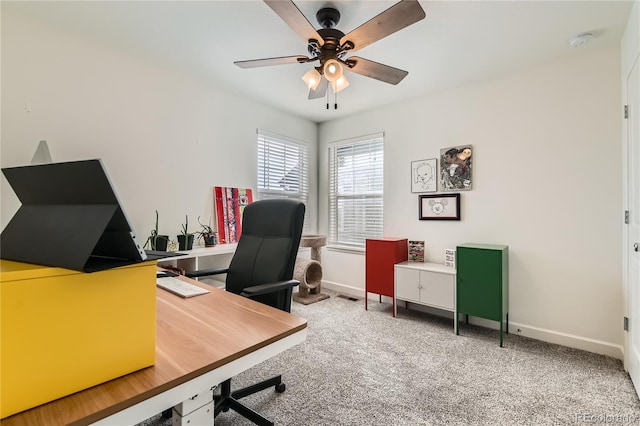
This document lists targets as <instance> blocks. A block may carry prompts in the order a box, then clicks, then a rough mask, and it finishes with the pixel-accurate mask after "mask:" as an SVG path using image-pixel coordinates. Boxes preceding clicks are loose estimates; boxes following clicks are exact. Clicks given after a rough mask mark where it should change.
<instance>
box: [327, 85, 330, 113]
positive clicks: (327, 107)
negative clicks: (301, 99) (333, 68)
mask: <svg viewBox="0 0 640 426" xmlns="http://www.w3.org/2000/svg"><path fill="white" fill-rule="evenodd" d="M329 92H330V90H329V88H327V109H329Z"/></svg>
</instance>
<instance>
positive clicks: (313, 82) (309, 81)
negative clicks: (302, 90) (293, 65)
mask: <svg viewBox="0 0 640 426" xmlns="http://www.w3.org/2000/svg"><path fill="white" fill-rule="evenodd" d="M321 79H322V76H321V75H320V73H319V72H318V71H317V70H316V69H315V68H311V69H310V70H309V71H307V72H306V73H305V75H304V76H302V80H303V81H304V82H305V84H306V85H307V87H308V88H309V90H316V89H317V88H318V86H319V85H320V80H321Z"/></svg>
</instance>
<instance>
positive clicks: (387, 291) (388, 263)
mask: <svg viewBox="0 0 640 426" xmlns="http://www.w3.org/2000/svg"><path fill="white" fill-rule="evenodd" d="M365 247H366V249H365V250H366V251H365V289H364V308H365V309H367V308H368V301H367V296H368V294H369V293H375V294H379V295H380V296H388V297H391V303H392V304H393V306H392V308H393V309H392V311H391V312H392V314H393V316H394V317H395V316H396V315H395V311H396V310H395V303H396V302H395V297H393V296H394V295H393V288H394V286H393V265H395V264H396V263H400V262H404V261H406V260H408V259H409V246H408V242H407V239H406V238H381V239H375V240H374V239H368V240H366V245H365Z"/></svg>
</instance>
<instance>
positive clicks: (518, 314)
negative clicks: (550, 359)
mask: <svg viewBox="0 0 640 426" xmlns="http://www.w3.org/2000/svg"><path fill="white" fill-rule="evenodd" d="M621 111H622V107H621V97H620V52H619V50H617V49H614V50H606V51H600V52H594V53H590V54H587V55H581V56H579V57H574V58H571V59H569V60H565V61H563V62H558V63H552V64H548V65H546V66H542V67H540V68H537V69H532V70H529V71H527V72H523V73H519V74H517V75H511V76H507V77H504V78H501V79H497V80H494V81H488V82H484V83H481V84H475V85H471V86H467V87H462V88H459V89H456V90H449V91H446V92H441V93H437V94H434V95H432V96H427V97H423V98H419V99H415V100H413V101H411V102H405V103H402V104H397V105H390V106H389V107H387V108H383V109H378V110H375V111H371V112H368V113H363V114H360V115H356V116H352V117H348V118H345V119H342V120H336V121H331V122H328V123H323V124H321V125H320V131H319V159H320V165H319V170H320V175H319V181H320V190H319V200H320V214H319V226H320V231H321V232H327V223H328V218H327V211H328V209H327V197H328V195H327V186H326V183H325V182H326V181H327V175H326V170H327V144H328V143H329V142H332V141H336V140H342V139H346V138H350V137H354V136H358V135H365V134H370V133H372V132H378V131H383V132H384V133H385V166H384V167H385V186H384V193H385V208H384V234H385V236H394V237H406V238H408V239H412V240H425V241H426V257H427V261H432V262H443V261H444V249H445V248H454V247H455V246H456V245H457V244H461V243H466V242H476V243H495V244H506V245H508V246H509V251H510V253H509V256H510V274H509V279H510V310H509V319H510V330H512V331H516V330H517V329H518V328H519V329H520V330H521V334H523V335H526V336H531V337H535V338H539V339H543V340H547V341H551V342H557V343H561V344H565V345H568V346H574V347H581V348H584V349H588V350H593V351H595V352H601V353H607V354H610V355H613V356H616V357H619V358H621V357H622V346H621V345H622V341H623V337H622V317H623V312H622V286H621V272H620V258H621V249H620V247H621V235H620V229H621V221H622V212H621V205H622V190H621V186H620V182H621V178H622V172H621V149H620V143H619V141H620V137H621V131H620V122H621V121H620V117H621V113H622V112H621ZM463 144H472V145H473V148H474V149H473V161H474V162H473V190H472V191H466V192H462V201H461V204H462V220H461V221H460V222H454V221H451V222H449V221H419V220H418V218H417V217H418V196H417V194H412V193H411V190H410V162H411V161H412V160H421V159H425V158H436V157H437V156H438V155H439V152H440V149H441V148H444V147H450V146H455V145H463ZM323 263H324V266H325V268H324V270H325V274H324V278H325V280H326V281H327V283H328V285H329V286H333V287H335V288H340V289H342V290H344V291H351V292H359V293H360V294H362V291H363V289H364V256H363V255H362V254H344V253H342V252H336V251H331V250H326V251H325V254H323Z"/></svg>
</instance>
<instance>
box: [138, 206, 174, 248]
mask: <svg viewBox="0 0 640 426" xmlns="http://www.w3.org/2000/svg"><path fill="white" fill-rule="evenodd" d="M168 242H169V236H168V235H158V210H156V227H155V229H152V230H151V235H149V238H147V242H145V243H144V247H143V248H145V249H146V248H147V246H150V247H151V250H158V251H166V250H167V243H168Z"/></svg>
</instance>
